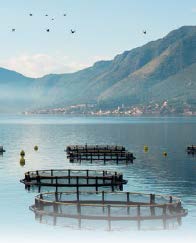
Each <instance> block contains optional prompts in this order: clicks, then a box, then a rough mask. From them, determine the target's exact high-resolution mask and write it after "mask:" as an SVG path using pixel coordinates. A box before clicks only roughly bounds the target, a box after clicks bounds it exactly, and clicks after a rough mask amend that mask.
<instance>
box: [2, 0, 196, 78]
mask: <svg viewBox="0 0 196 243" xmlns="http://www.w3.org/2000/svg"><path fill="white" fill-rule="evenodd" d="M29 13H32V14H33V16H32V17H30V16H29ZM64 13H66V14H67V16H66V17H64V16H63V14H64ZM45 14H48V15H49V16H48V17H46V16H45ZM52 18H54V21H52V20H51V19H52ZM182 25H196V1H195V0H164V1H163V0H6V1H4V0H0V40H1V41H0V45H1V51H0V66H1V67H6V68H9V69H12V70H16V71H18V72H21V73H23V74H25V75H28V76H31V77H38V76H42V75H44V74H48V73H62V72H72V71H75V70H79V69H82V68H84V67H87V66H90V65H92V64H93V63H94V62H95V61H97V60H102V59H112V58H113V57H114V56H115V55H117V54H119V53H121V52H123V51H125V50H130V49H132V48H134V47H137V46H141V45H143V44H145V43H147V42H149V41H151V40H156V39H158V38H161V37H163V36H164V35H166V34H167V33H168V32H169V31H171V30H173V29H176V28H179V27H180V26H182ZM12 28H15V29H16V32H12V31H11V30H12ZM47 28H49V29H50V32H49V33H48V32H46V29H47ZM70 29H75V30H76V33H75V34H73V35H72V34H71V33H70ZM143 30H147V35H144V34H142V31H143Z"/></svg>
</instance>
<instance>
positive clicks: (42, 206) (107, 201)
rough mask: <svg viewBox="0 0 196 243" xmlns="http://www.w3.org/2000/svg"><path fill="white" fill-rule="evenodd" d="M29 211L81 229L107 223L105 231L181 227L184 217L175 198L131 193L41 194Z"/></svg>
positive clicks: (180, 206)
mask: <svg viewBox="0 0 196 243" xmlns="http://www.w3.org/2000/svg"><path fill="white" fill-rule="evenodd" d="M30 209H31V210H32V211H34V213H35V216H36V218H37V219H39V221H40V222H43V221H45V222H46V223H47V222H48V223H50V224H51V222H52V224H53V225H61V224H63V222H62V219H63V218H64V219H66V220H67V219H69V220H72V221H73V220H76V221H77V222H78V225H79V228H81V226H82V223H84V222H87V221H88V222H89V221H92V222H100V221H102V222H105V221H107V225H108V230H112V224H115V223H116V222H121V223H122V222H123V223H124V222H129V221H130V222H134V223H135V225H137V228H138V229H141V227H142V222H144V221H151V222H152V221H157V220H159V221H160V222H161V225H162V226H159V229H160V228H162V229H167V228H168V225H169V224H168V222H170V223H171V222H174V220H176V221H177V222H178V224H180V223H181V218H182V217H184V216H186V215H187V210H185V209H183V207H182V205H181V201H180V199H178V198H176V197H172V196H163V195H155V194H142V193H131V192H115V193H113V192H79V191H77V192H59V193H43V194H39V195H38V196H36V198H35V204H34V205H33V206H31V207H30ZM130 222H129V223H130ZM84 224H85V223H84ZM130 225H131V224H130Z"/></svg>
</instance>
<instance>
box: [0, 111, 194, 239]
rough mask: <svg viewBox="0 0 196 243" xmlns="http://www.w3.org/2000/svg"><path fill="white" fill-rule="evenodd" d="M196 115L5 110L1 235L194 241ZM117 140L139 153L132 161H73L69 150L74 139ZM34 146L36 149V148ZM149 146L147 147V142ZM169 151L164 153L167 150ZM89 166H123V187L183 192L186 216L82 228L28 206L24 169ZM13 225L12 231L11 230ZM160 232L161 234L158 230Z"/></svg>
mask: <svg viewBox="0 0 196 243" xmlns="http://www.w3.org/2000/svg"><path fill="white" fill-rule="evenodd" d="M195 128H196V118H195V117H170V118H165V117H164V118H158V117H152V118H145V117H139V118H137V117H134V118H120V117H115V118H100V117H99V118H92V117H88V118H85V117H64V116H4V115H1V116H0V143H1V144H3V145H4V148H5V149H6V152H5V153H4V155H3V156H0V178H1V179H0V180H1V187H0V195H1V200H0V208H1V222H3V223H2V224H1V236H2V238H3V239H5V241H6V240H7V241H8V240H9V239H11V238H12V236H13V237H14V238H15V239H28V241H31V240H32V241H33V239H35V240H38V239H39V240H40V239H42V240H43V241H44V240H46V239H51V240H56V239H58V240H60V239H62V237H64V238H63V239H64V240H66V239H67V240H70V241H72V242H75V241H76V240H79V239H80V240H81V241H82V240H84V239H85V240H87V241H88V240H92V239H94V241H100V240H101V241H103V240H109V241H111V240H113V241H119V240H122V239H123V240H127V239H129V240H130V239H131V238H134V239H135V240H138V239H143V237H145V239H146V240H148V239H149V240H150V239H168V238H169V237H170V239H175V238H176V237H178V238H179V240H184V239H186V237H188V238H187V239H189V242H190V241H191V240H193V237H194V234H195V219H196V157H194V156H191V155H187V153H186V151H185V149H186V146H187V145H189V144H194V143H195V140H196V135H195ZM85 143H88V144H119V145H124V146H125V147H126V148H127V149H128V150H129V151H132V152H133V153H134V155H135V156H136V158H137V159H136V160H135V161H134V164H133V165H132V164H130V165H124V164H120V165H118V166H117V165H116V164H113V163H109V162H108V163H107V164H106V165H105V166H104V165H103V164H102V163H101V164H100V165H99V164H98V163H95V164H92V165H91V164H89V163H85V162H82V163H81V165H79V164H70V163H69V161H68V159H67V158H66V154H65V152H64V149H65V147H66V146H67V145H69V144H85ZM34 145H38V146H39V151H38V152H35V151H34V150H33V147H34ZM144 145H148V146H149V151H148V152H147V153H145V152H144V151H143V146H144ZM21 149H24V150H25V152H26V164H25V166H24V167H21V166H20V164H19V159H20V156H19V153H20V151H21ZM164 151H166V152H167V153H168V156H167V157H164V156H163V155H162V153H163V152H164ZM51 168H53V169H58V168H60V169H63V168H81V169H86V168H91V169H112V170H117V171H121V172H123V175H124V178H125V179H127V180H128V184H127V185H126V186H124V190H125V191H133V192H146V193H156V194H166V195H168V194H169V195H170V194H171V195H175V196H178V197H180V198H181V199H182V203H183V207H184V208H186V209H188V215H187V216H186V217H185V218H183V219H182V225H181V226H180V227H177V228H176V229H175V230H171V231H168V230H166V231H147V232H146V231H145V232H142V231H141V232H138V231H134V230H132V229H131V227H130V230H126V231H123V230H122V231H121V232H107V231H104V232H102V231H100V230H99V228H98V227H97V229H96V230H95V232H94V230H91V231H88V230H86V229H82V230H81V231H79V230H75V229H70V228H63V227H60V226H56V227H52V226H49V225H47V224H39V222H38V221H36V220H35V217H34V213H32V212H31V211H30V210H29V206H31V205H32V204H33V203H34V197H35V195H36V194H37V193H36V192H27V191H25V190H24V185H22V184H20V183H19V180H20V179H22V178H23V177H24V172H25V171H28V170H37V169H51ZM10 232H11V234H10ZM160 236H161V237H160Z"/></svg>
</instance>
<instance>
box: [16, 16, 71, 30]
mask: <svg viewBox="0 0 196 243" xmlns="http://www.w3.org/2000/svg"><path fill="white" fill-rule="evenodd" d="M29 16H30V17H33V14H32V13H30V14H29ZM48 16H49V15H48V14H45V17H48ZM66 16H67V15H66V14H65V13H64V14H63V17H66ZM51 20H52V21H54V20H55V18H51ZM15 31H16V29H15V28H12V32H15ZM46 32H50V29H46ZM75 32H76V30H73V29H71V30H70V33H71V34H74V33H75Z"/></svg>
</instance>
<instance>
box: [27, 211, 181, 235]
mask: <svg viewBox="0 0 196 243" xmlns="http://www.w3.org/2000/svg"><path fill="white" fill-rule="evenodd" d="M30 209H31V210H33V211H34V214H35V220H36V221H37V222H39V223H42V224H48V225H53V226H60V227H66V228H72V229H80V230H106V231H131V230H141V231H145V230H148V231H155V230H174V229H178V228H179V227H180V226H181V225H182V217H181V216H178V217H172V218H169V217H168V218H167V217H165V218H164V217H161V218H157V219H156V218H155V219H153V218H152V219H144V218H143V219H142V218H141V219H137V218H135V219H115V218H109V217H103V218H98V217H96V216H93V215H92V216H88V217H87V216H81V215H79V214H78V215H74V216H73V215H66V214H63V213H52V212H50V213H49V212H45V211H36V210H34V207H33V206H32V207H30Z"/></svg>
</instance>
